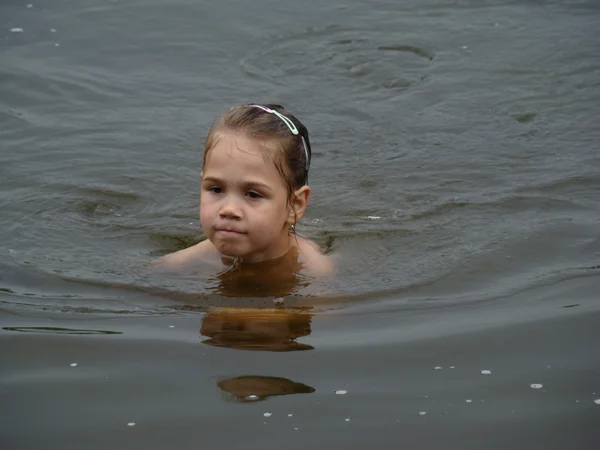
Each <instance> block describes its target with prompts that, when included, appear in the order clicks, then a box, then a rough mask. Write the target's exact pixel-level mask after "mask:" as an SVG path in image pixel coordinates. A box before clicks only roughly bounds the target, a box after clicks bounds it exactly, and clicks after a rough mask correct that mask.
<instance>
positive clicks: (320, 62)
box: [241, 27, 435, 90]
mask: <svg viewBox="0 0 600 450" xmlns="http://www.w3.org/2000/svg"><path fill="white" fill-rule="evenodd" d="M387 39H393V38H388V37H386V36H384V35H382V34H381V33H377V34H374V32H373V31H368V30H347V29H341V28H338V27H327V28H324V29H321V30H315V29H309V30H306V31H305V32H303V33H300V34H296V35H291V36H283V37H282V36H280V37H278V38H275V39H272V40H271V41H270V42H269V41H267V42H265V44H264V46H263V47H262V48H260V49H259V50H258V51H256V52H255V53H253V54H251V55H249V56H248V57H246V58H244V59H243V60H242V61H241V66H242V69H243V70H244V71H245V72H246V74H248V75H250V76H252V77H257V78H261V79H268V80H270V81H272V82H275V83H279V84H289V83H290V82H291V81H292V80H293V81H296V80H299V81H301V82H306V81H307V79H308V80H309V81H310V80H311V79H318V80H319V82H320V83H321V84H323V83H326V84H327V83H332V84H334V85H336V86H339V84H340V83H341V84H342V85H344V84H346V85H353V86H354V87H355V88H356V85H357V84H358V85H359V86H360V88H361V89H362V90H365V89H366V90H381V89H383V90H388V89H391V90H406V89H408V88H409V87H411V86H413V85H415V84H417V83H420V82H422V81H423V80H425V79H426V77H427V70H428V68H429V67H430V66H431V63H432V61H433V60H434V57H435V54H434V53H433V52H432V51H431V50H430V49H426V48H422V47H420V46H417V45H413V44H412V43H409V42H390V41H388V40H387Z"/></svg>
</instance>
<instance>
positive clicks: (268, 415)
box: [263, 412, 273, 417]
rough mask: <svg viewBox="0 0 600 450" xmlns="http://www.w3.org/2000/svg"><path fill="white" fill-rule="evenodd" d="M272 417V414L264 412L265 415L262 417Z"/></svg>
mask: <svg viewBox="0 0 600 450" xmlns="http://www.w3.org/2000/svg"><path fill="white" fill-rule="evenodd" d="M272 415H273V414H271V413H270V412H266V413H264V414H263V416H265V417H271V416H272Z"/></svg>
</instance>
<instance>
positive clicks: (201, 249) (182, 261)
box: [156, 239, 218, 270]
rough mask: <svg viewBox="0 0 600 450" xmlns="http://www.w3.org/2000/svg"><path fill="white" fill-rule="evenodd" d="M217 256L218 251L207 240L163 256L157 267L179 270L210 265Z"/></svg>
mask: <svg viewBox="0 0 600 450" xmlns="http://www.w3.org/2000/svg"><path fill="white" fill-rule="evenodd" d="M217 256H218V252H217V249H216V248H215V246H214V245H213V244H212V242H210V241H209V240H208V239H207V240H205V241H202V242H200V243H198V244H196V245H192V246H191V247H188V248H186V249H183V250H179V251H177V252H174V253H169V254H168V255H165V256H163V257H162V258H160V259H159V260H158V261H157V262H156V265H157V266H158V267H160V268H162V269H166V270H178V269H183V268H189V267H190V266H193V265H196V264H199V263H210V262H212V261H215V260H216V259H217Z"/></svg>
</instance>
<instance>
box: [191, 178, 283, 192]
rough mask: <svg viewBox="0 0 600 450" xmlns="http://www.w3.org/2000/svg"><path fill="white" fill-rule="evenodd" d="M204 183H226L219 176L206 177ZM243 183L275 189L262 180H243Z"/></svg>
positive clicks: (270, 189) (249, 185)
mask: <svg viewBox="0 0 600 450" xmlns="http://www.w3.org/2000/svg"><path fill="white" fill-rule="evenodd" d="M202 183H220V184H225V182H224V181H223V180H222V179H220V178H217V177H205V178H204V179H203V180H202ZM241 184H243V185H245V186H248V187H257V188H262V189H266V190H269V191H272V190H273V189H272V188H271V187H270V186H269V185H266V184H264V183H261V182H260V181H253V180H250V181H242V183H241Z"/></svg>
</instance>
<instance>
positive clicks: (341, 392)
mask: <svg viewBox="0 0 600 450" xmlns="http://www.w3.org/2000/svg"><path fill="white" fill-rule="evenodd" d="M347 393H348V391H344V390H341V389H340V390H337V391H335V395H346V394H347Z"/></svg>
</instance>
